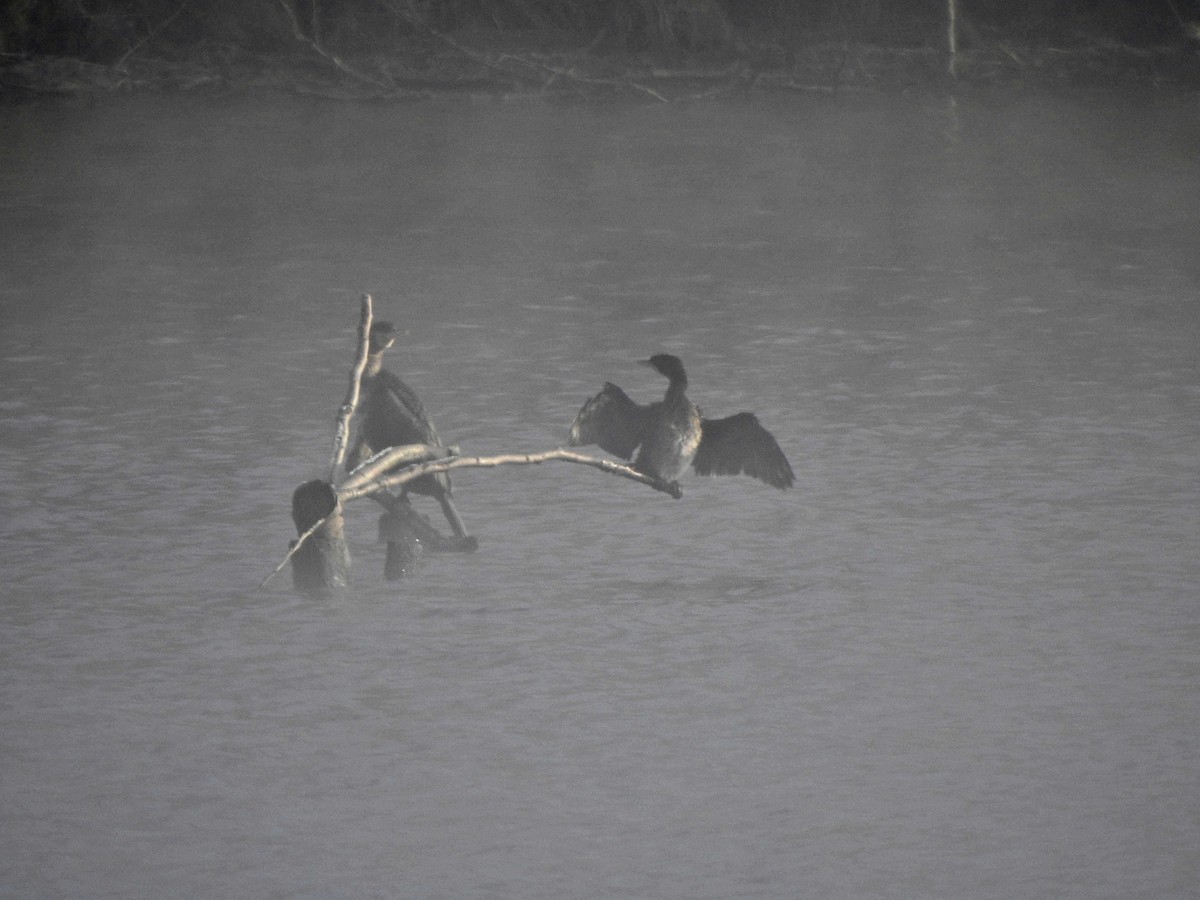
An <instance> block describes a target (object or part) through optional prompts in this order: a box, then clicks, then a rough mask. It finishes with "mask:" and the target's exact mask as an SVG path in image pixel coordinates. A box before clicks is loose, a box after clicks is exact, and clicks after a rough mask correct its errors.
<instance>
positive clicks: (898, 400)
mask: <svg viewBox="0 0 1200 900" xmlns="http://www.w3.org/2000/svg"><path fill="white" fill-rule="evenodd" d="M0 115H2V116H3V118H4V120H5V123H4V124H5V129H4V131H5V135H6V138H5V140H4V141H3V142H2V143H0V202H2V203H3V205H4V209H5V218H6V221H7V222H8V223H9V227H7V228H6V229H5V231H4V233H3V235H2V236H0V241H2V242H3V248H4V251H5V252H4V256H5V260H6V264H5V267H4V271H3V274H2V275H0V317H2V318H0V324H2V327H0V376H2V383H3V384H4V391H3V394H2V396H0V404H2V406H0V408H2V409H3V412H4V417H3V425H2V429H3V436H4V440H3V441H2V442H0V454H2V457H3V467H2V469H0V471H3V473H4V475H2V476H0V492H2V502H3V507H4V509H5V517H4V524H3V529H4V531H3V537H4V545H5V558H6V566H5V574H6V579H7V585H6V587H7V592H6V600H5V602H4V604H3V606H2V607H0V608H2V609H3V617H4V619H3V627H2V628H0V635H3V638H2V639H3V642H4V643H3V650H2V652H0V660H3V663H2V664H3V676H4V677H3V683H4V685H5V687H4V689H3V690H4V696H5V703H4V705H3V709H4V712H3V713H2V714H0V715H2V716H3V733H4V735H5V748H6V753H5V758H6V772H7V773H8V776H9V777H8V778H6V780H5V786H4V788H3V789H2V791H3V796H2V798H0V800H2V802H0V809H2V810H3V812H0V823H2V830H3V833H4V835H5V839H4V844H5V858H6V866H5V867H4V869H3V872H2V873H0V887H3V888H4V893H6V894H30V893H33V894H53V895H94V894H101V893H113V894H121V895H131V894H133V895H166V894H174V895H206V894H207V895H218V894H219V895H230V894H241V895H245V894H270V895H275V894H303V895H338V894H346V893H353V894H370V893H378V894H384V895H394V894H396V893H401V894H403V895H406V896H422V897H426V896H428V897H437V896H445V897H460V896H478V895H490V894H498V895H504V896H522V897H562V896H588V895H602V896H679V897H685V896H686V897H696V896H714V897H716V896H720V897H728V896H748V895H761V896H793V895H795V893H796V890H797V888H796V886H797V885H805V891H806V892H807V893H812V894H814V895H819V896H830V897H855V898H861V897H872V896H897V895H903V896H971V897H989V896H990V897H1004V898H1010V897H1045V896H1055V897H1072V896H1078V897H1085V896H1096V895H1098V894H1111V895H1114V896H1115V895H1120V896H1155V897H1163V896H1185V895H1187V894H1188V893H1189V892H1190V891H1191V890H1192V885H1194V884H1195V883H1196V878H1197V875H1198V874H1200V873H1197V871H1196V857H1195V852H1194V848H1195V847H1196V846H1200V826H1198V825H1197V822H1196V818H1195V815H1194V810H1195V808H1196V806H1197V802H1198V801H1200V797H1197V790H1196V787H1195V778H1194V771H1193V769H1194V764H1193V763H1194V760H1195V758H1196V755H1197V752H1198V751H1200V747H1197V734H1198V733H1200V732H1198V731H1197V729H1196V727H1195V723H1196V722H1197V713H1198V712H1200V710H1198V708H1197V707H1198V701H1197V697H1200V691H1197V687H1198V685H1197V683H1196V673H1195V665H1194V657H1195V653H1194V646H1195V640H1194V632H1195V617H1196V606H1195V597H1194V595H1195V585H1196V583H1197V581H1198V580H1200V571H1198V568H1197V563H1196V561H1195V545H1196V536H1197V534H1200V502H1197V501H1198V500H1200V497H1198V496H1197V491H1198V488H1197V486H1198V485H1200V477H1197V476H1198V475H1200V473H1198V471H1197V469H1198V468H1200V465H1198V459H1197V446H1200V443H1198V441H1197V437H1198V435H1197V422H1200V416H1198V415H1197V412H1198V409H1197V406H1198V404H1200V377H1198V374H1197V369H1196V357H1195V347H1196V345H1197V337H1198V335H1197V330H1198V325H1197V322H1198V321H1200V320H1198V319H1197V317H1196V315H1195V310H1194V303H1195V296H1196V280H1197V275H1198V274H1200V273H1198V270H1197V264H1196V261H1195V253H1194V248H1195V246H1196V239H1197V237H1198V235H1197V218H1196V214H1195V212H1194V211H1195V210H1196V209H1200V197H1198V196H1197V193H1198V192H1200V178H1198V177H1197V176H1198V174H1200V173H1198V172H1197V160H1196V156H1195V146H1196V145H1197V137H1198V135H1197V134H1196V126H1195V121H1194V116H1192V115H1191V114H1190V112H1189V110H1188V107H1187V105H1186V102H1185V101H1182V100H1176V99H1174V98H1170V97H1164V96H1159V95H1154V96H1151V97H1116V98H1111V97H1097V96H1089V97H1086V98H1079V99H1046V98H1034V97H1011V96H998V95H997V96H993V95H982V96H977V97H969V98H959V100H958V101H957V102H956V103H952V104H948V101H946V100H944V99H928V100H924V99H912V98H897V97H888V98H875V97H854V98H843V97H838V98H799V99H796V98H787V99H781V100H778V101H762V102H758V103H745V104H736V105H735V104H730V105H723V104H706V105H694V106H681V107H671V108H663V107H661V106H654V107H638V106H629V105H611V106H593V107H586V108H585V107H557V106H546V105H542V104H536V103H534V104H529V105H487V104H476V105H468V104H463V103H459V102H447V103H427V104H421V105H412V106H398V107H378V106H356V105H352V104H336V105H335V104H328V103H323V102H317V101H311V102H310V101H304V100H296V99H282V98H272V99H270V100H269V102H268V101H264V99H263V98H256V99H232V100H231V99H228V98H219V99H218V98H213V99H195V98H192V99H188V98H137V97H135V98H117V99H113V100H111V101H105V102H103V103H98V104H95V105H91V106H78V105H72V104H32V105H28V106H20V107H10V108H7V109H4V110H3V111H2V112H0ZM363 290H370V291H372V292H373V293H374V294H375V296H376V297H377V301H378V305H379V309H378V312H379V313H380V315H381V316H383V317H385V318H390V319H392V320H393V321H395V322H396V323H397V325H398V327H400V328H401V330H403V331H404V332H406V333H405V336H404V340H403V342H402V345H401V346H399V347H397V349H396V350H395V351H393V355H394V356H395V357H396V358H395V360H394V362H392V363H391V365H393V367H394V368H395V369H396V371H397V372H398V373H399V374H400V375H401V376H402V377H403V378H404V380H405V381H406V382H407V383H408V384H410V385H412V386H413V388H414V389H415V390H416V391H417V392H418V393H419V394H420V395H421V397H422V399H423V400H424V402H425V404H426V406H427V407H428V408H429V410H430V412H431V414H432V415H433V416H434V417H435V419H436V420H437V421H438V423H439V427H440V428H441V430H442V432H443V433H444V434H445V435H446V436H447V438H448V439H450V440H451V441H452V442H454V443H459V444H461V445H462V446H463V447H464V448H466V449H468V450H470V451H472V452H480V453H488V452H496V451H511V450H538V449H545V448H548V447H552V446H555V445H558V444H561V443H564V442H565V441H566V438H567V428H568V426H569V424H570V421H571V416H572V415H573V414H574V412H575V411H576V410H577V409H578V408H579V405H580V404H581V403H582V402H583V400H584V399H585V398H586V397H588V396H589V395H591V394H592V393H593V392H594V391H595V386H596V381H597V380H598V379H599V380H603V379H616V378H620V379H621V380H623V381H624V382H625V383H626V386H627V388H628V389H629V390H630V392H631V393H632V394H633V395H634V396H642V395H648V394H650V393H651V392H653V391H656V390H658V389H659V388H660V386H661V381H659V380H657V378H656V377H655V376H654V375H653V373H650V372H643V373H641V375H640V376H639V378H640V379H641V380H637V381H635V382H630V381H629V380H628V376H629V373H630V371H631V366H630V363H631V362H632V361H633V360H635V359H638V358H644V357H646V356H648V355H650V354H651V353H654V352H660V351H665V352H670V353H678V354H680V355H682V356H684V357H685V358H686V359H687V361H688V363H689V365H690V366H691V367H692V368H693V369H694V370H695V371H700V370H703V371H704V373H705V390H704V397H703V399H704V400H705V402H706V404H709V405H711V407H712V409H713V410H736V409H744V408H755V409H756V411H757V412H758V414H759V415H760V416H761V418H762V419H763V421H764V422H769V423H770V427H771V430H772V432H773V433H774V434H775V436H776V437H777V438H778V440H779V442H780V444H781V445H782V447H783V449H784V450H785V452H786V453H787V455H788V456H789V458H790V459H791V460H792V463H793V465H794V467H795V469H796V472H797V486H796V490H793V491H789V492H787V493H786V494H784V493H780V492H777V491H773V490H770V489H769V488H767V487H766V486H763V485H757V484H754V483H753V482H748V483H745V484H734V483H729V482H723V481H714V482H712V483H711V484H706V485H704V490H691V489H689V488H688V485H689V481H688V480H687V479H685V481H684V487H685V490H686V491H687V493H686V496H685V497H684V499H683V500H680V501H678V502H676V501H673V500H670V499H669V498H667V497H665V496H663V495H662V494H658V493H655V492H652V491H649V490H646V489H645V488H642V487H640V486H638V485H634V484H632V483H629V482H626V481H624V480H619V479H613V478H609V477H607V476H604V475H602V474H600V473H597V472H594V471H592V470H590V469H583V467H578V466H564V467H559V468H554V467H515V468H509V469H497V470H492V471H478V472H475V471H463V472H462V473H461V475H459V476H458V480H457V482H456V484H457V485H458V486H460V487H461V491H460V494H459V496H460V501H461V503H462V505H463V515H464V516H465V517H467V519H468V521H469V522H470V524H471V529H472V532H473V533H475V534H477V535H479V537H480V539H481V545H480V549H479V551H478V552H477V553H475V554H473V555H469V556H460V555H446V556H438V557H435V558H433V559H431V560H430V561H429V562H428V563H427V565H426V567H425V569H424V570H423V572H422V574H421V575H420V577H419V578H418V579H415V580H413V581H409V582H405V583H404V584H403V586H402V587H397V586H396V585H393V584H386V583H384V581H383V579H382V577H381V573H382V567H383V550H382V548H380V547H377V546H375V545H374V544H373V536H374V521H375V517H376V511H375V510H374V509H368V508H366V507H368V506H370V504H363V505H361V506H358V507H352V508H350V509H349V510H348V512H347V531H348V534H349V535H350V538H351V543H352V550H353V554H354V563H355V569H354V584H353V590H352V592H351V595H350V596H348V597H347V598H346V599H345V600H344V601H343V602H340V603H312V602H309V601H306V600H303V599H300V598H297V597H295V596H294V595H293V594H292V592H291V591H290V589H289V587H288V584H287V581H288V579H286V578H282V579H277V580H276V581H275V582H273V583H272V586H271V587H270V588H269V589H268V590H267V591H265V592H263V593H259V594H254V593H249V590H250V588H252V587H253V586H254V585H255V584H257V583H258V582H259V580H261V578H262V577H263V575H264V574H265V572H266V571H268V570H269V568H270V567H271V566H273V565H274V563H275V562H276V561H277V560H278V559H279V557H280V556H281V555H282V553H283V551H284V549H285V544H286V541H287V539H288V538H289V537H290V536H291V526H290V523H289V521H288V498H289V496H290V495H291V491H292V490H293V489H294V488H295V487H296V486H297V485H298V484H300V483H302V482H304V481H306V480H307V479H309V478H311V477H313V476H314V475H319V474H321V473H322V472H323V470H324V469H325V468H326V467H327V465H328V457H329V452H330V449H331V441H332V437H331V432H332V428H331V426H332V421H333V415H334V412H335V410H336V407H337V404H338V403H339V402H340V399H341V396H342V393H343V391H344V385H345V381H344V378H345V373H346V370H347V367H348V365H349V363H350V360H351V357H352V354H353V343H354V329H355V326H356V324H357V298H358V295H359V293H360V292H361V291H363ZM633 371H635V372H640V371H641V370H638V369H636V368H635V369H633Z"/></svg>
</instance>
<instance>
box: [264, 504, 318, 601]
mask: <svg viewBox="0 0 1200 900" xmlns="http://www.w3.org/2000/svg"><path fill="white" fill-rule="evenodd" d="M328 518H329V516H321V518H319V519H317V521H315V522H314V523H313V524H312V525H310V526H309V528H308V531H306V532H304V534H302V535H300V537H298V538H296V542H295V543H294V544H292V546H291V547H290V548H289V549H288V552H287V556H285V557H284V558H283V559H282V560H280V561H279V565H277V566H276V567H275V569H274V571H272V572H271V574H270V575H268V576H267V577H266V578H264V579H263V580H262V581H261V582H259V585H258V589H259V590H260V591H261V590H262V589H263V588H264V587H266V586H267V582H268V581H270V580H271V579H272V578H274V577H275V576H276V575H278V574H279V572H280V570H281V569H282V568H283V567H284V566H286V565H287V564H288V562H289V561H290V560H291V558H292V557H293V556H295V555H296V551H297V550H299V549H300V548H301V547H303V546H304V542H305V541H307V540H308V539H309V538H310V537H312V535H313V534H314V533H315V532H316V530H317V529H318V528H320V527H321V526H322V525H324V524H325V520H326V519H328Z"/></svg>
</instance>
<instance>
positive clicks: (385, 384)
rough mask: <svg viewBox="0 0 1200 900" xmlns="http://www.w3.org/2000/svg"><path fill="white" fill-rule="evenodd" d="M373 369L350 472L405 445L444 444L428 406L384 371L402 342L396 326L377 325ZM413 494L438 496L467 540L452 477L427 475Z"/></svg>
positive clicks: (413, 485) (411, 487)
mask: <svg viewBox="0 0 1200 900" xmlns="http://www.w3.org/2000/svg"><path fill="white" fill-rule="evenodd" d="M368 341H369V346H368V355H367V367H366V369H365V370H364V372H363V380H362V390H363V396H362V400H361V406H360V408H359V415H360V416H361V419H360V423H361V424H360V425H359V429H358V441H357V443H356V444H355V446H354V449H353V450H351V451H350V468H351V469H353V468H354V467H356V466H358V465H360V464H361V463H363V462H364V461H365V460H367V459H368V458H369V457H370V456H371V455H372V454H374V453H378V452H379V451H380V450H384V449H386V448H388V447H399V446H403V445H404V444H430V445H432V446H434V447H441V446H443V444H442V441H441V439H440V438H439V437H438V433H437V429H435V428H434V427H433V423H432V422H430V421H429V417H428V416H426V415H425V407H423V406H422V405H421V401H420V400H418V399H417V395H416V393H414V391H413V389H412V388H410V387H409V386H408V385H407V384H405V383H404V382H403V381H401V380H400V379H399V378H398V377H396V376H395V375H393V374H392V373H391V372H389V371H388V370H387V369H385V368H384V367H383V354H384V352H385V351H386V350H387V349H388V348H389V347H391V346H392V345H393V344H394V343H395V342H396V329H395V327H394V326H393V325H392V323H391V322H376V323H374V324H373V325H372V326H371V333H370V336H369V338H368ZM409 491H412V492H413V493H416V494H424V495H426V496H429V497H434V498H435V499H436V500H437V501H438V503H440V504H441V505H442V512H443V513H444V514H445V516H446V521H447V522H449V523H450V527H451V528H452V529H453V530H454V534H455V535H456V536H458V537H460V538H465V537H467V529H466V526H465V525H463V521H462V518H461V517H460V516H459V514H458V510H457V509H455V508H454V501H453V500H452V499H451V489H450V476H449V474H447V473H446V472H439V473H438V474H436V475H425V476H422V477H421V478H418V479H416V480H415V481H410V482H409V483H408V484H406V485H404V489H403V491H402V496H403V494H404V493H407V492H409Z"/></svg>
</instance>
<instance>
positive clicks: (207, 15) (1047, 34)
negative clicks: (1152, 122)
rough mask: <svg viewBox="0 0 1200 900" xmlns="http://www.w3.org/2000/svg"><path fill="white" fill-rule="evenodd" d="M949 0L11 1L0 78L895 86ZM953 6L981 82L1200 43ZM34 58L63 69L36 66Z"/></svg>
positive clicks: (1177, 30) (1140, 13)
mask: <svg viewBox="0 0 1200 900" xmlns="http://www.w3.org/2000/svg"><path fill="white" fill-rule="evenodd" d="M950 2H951V0H6V2H3V3H0V86H3V85H5V84H7V85H8V86H10V87H12V86H26V87H27V86H28V85H24V84H22V78H26V79H28V78H36V74H35V73H36V72H37V71H41V72H45V73H47V76H48V77H49V75H50V74H51V73H54V72H59V73H67V72H68V68H69V67H68V68H64V64H63V61H64V60H65V61H72V62H73V63H75V66H74V68H70V69H69V73H68V74H70V73H73V75H74V77H75V78H76V80H80V79H85V78H86V77H87V75H88V73H90V74H91V75H92V76H94V77H95V78H97V79H98V80H101V81H105V80H106V79H107V80H108V81H109V82H111V84H110V86H113V87H115V86H126V87H128V86H130V85H136V84H151V83H155V82H160V81H167V82H171V81H172V79H174V82H175V84H176V85H177V86H184V87H186V86H192V85H194V84H198V83H207V82H209V81H210V80H214V79H215V80H217V81H220V82H223V83H231V82H235V81H237V80H238V78H239V77H241V78H243V79H245V78H247V77H248V76H249V74H250V73H251V72H255V73H258V74H257V77H258V78H259V80H261V78H262V76H263V73H264V72H265V71H267V70H271V71H273V72H274V77H275V78H277V79H286V77H288V76H287V75H286V74H285V70H286V68H287V67H288V66H294V65H296V64H298V63H299V64H301V65H313V66H314V68H316V69H320V68H323V69H324V70H325V72H326V73H327V74H329V75H333V76H336V78H337V79H340V80H341V81H342V82H357V83H361V84H368V85H374V86H375V87H376V88H377V89H380V90H384V89H388V90H394V89H396V88H397V87H398V86H403V85H409V86H411V85H413V84H415V83H417V82H420V81H422V80H425V81H429V82H432V83H442V84H449V83H452V82H458V83H464V84H476V83H480V82H481V81H485V80H492V81H495V82H498V83H505V82H507V83H511V84H513V85H515V86H520V85H521V84H522V83H524V84H525V86H529V84H534V85H535V86H536V85H538V84H540V85H541V86H543V87H544V86H545V84H546V83H547V82H549V81H553V80H556V79H557V80H559V81H561V80H562V79H563V78H564V77H566V76H565V75H564V74H563V73H564V72H571V73H579V72H586V73H587V74H586V77H578V78H576V81H577V82H578V83H580V84H582V83H585V82H590V83H592V84H593V85H599V84H605V83H613V82H616V81H621V80H622V79H632V78H633V77H635V76H636V75H637V73H638V72H639V71H642V70H640V69H638V66H639V65H642V66H644V65H646V64H649V61H651V60H652V61H653V64H654V65H657V66H663V65H669V66H676V67H678V66H684V65H686V66H690V67H695V66H714V65H715V66H720V65H726V64H733V65H736V64H739V63H741V64H742V67H741V69H739V72H740V75H739V77H740V78H741V79H742V81H743V82H744V81H746V79H747V78H751V79H752V78H753V77H756V76H753V75H752V76H747V75H746V74H745V73H746V70H747V69H749V70H751V71H752V72H755V73H756V72H773V73H775V76H773V77H776V79H777V80H779V79H781V78H783V76H784V75H786V76H787V78H786V79H783V80H787V79H791V80H792V81H796V79H797V77H799V78H800V80H801V81H804V80H806V79H807V80H814V81H815V82H818V83H825V82H829V81H831V80H832V82H833V83H837V84H845V83H849V82H854V81H855V80H858V81H863V80H866V81H870V80H871V79H872V78H874V77H876V76H878V77H880V78H884V79H886V78H889V77H894V76H895V74H896V72H895V71H893V70H895V69H896V68H897V66H896V65H895V63H896V59H891V61H890V63H889V65H885V66H884V67H883V70H881V71H878V72H877V71H875V68H876V67H878V65H879V64H880V62H881V61H882V60H884V58H885V57H888V54H889V52H892V53H893V55H895V54H899V57H896V58H897V59H900V58H903V57H904V54H913V53H925V54H926V57H925V58H923V59H922V60H921V61H920V62H919V63H914V61H913V60H912V59H908V60H907V61H904V62H903V64H902V65H900V66H899V70H900V72H901V77H913V75H914V66H915V69H917V70H920V69H924V70H927V71H929V72H932V71H935V70H936V71H942V70H943V69H944V68H945V66H944V64H943V63H942V62H940V61H938V60H936V59H935V57H936V54H938V53H944V52H946V46H947V9H948V4H949V3H950ZM957 8H958V23H959V27H958V29H957V38H958V43H957V48H958V50H959V52H961V53H962V54H963V55H964V58H965V59H969V58H970V56H971V54H977V55H980V56H981V59H982V60H983V62H984V66H983V68H982V69H980V70H978V71H976V73H975V74H976V75H977V76H978V75H987V74H988V73H991V74H993V75H994V74H995V70H996V68H997V66H1004V65H1007V66H1010V67H1015V68H1017V69H1019V68H1022V67H1024V66H1025V65H1027V64H1029V63H1031V62H1032V57H1031V56H1030V54H1031V53H1036V52H1038V51H1042V50H1048V49H1053V50H1055V51H1062V52H1095V51H1098V50H1105V51H1114V52H1115V51H1124V52H1126V53H1132V54H1135V55H1136V54H1142V55H1143V56H1144V55H1145V54H1147V53H1149V52H1150V51H1151V50H1152V49H1153V50H1154V51H1155V52H1158V53H1163V52H1168V51H1174V52H1176V53H1177V54H1180V55H1182V56H1183V57H1190V58H1191V59H1193V60H1194V58H1195V56H1196V48H1197V47H1198V46H1200V26H1198V25H1197V24H1196V23H1197V22H1200V0H957ZM820 48H825V49H824V50H821V49H820ZM838 48H840V49H838ZM862 48H870V50H869V51H868V50H863V49H862ZM522 53H524V54H527V56H525V57H521V54H522ZM528 54H532V55H528ZM839 54H841V56H840V62H839ZM502 58H503V60H508V61H509V62H510V63H511V60H512V59H514V58H517V59H519V60H520V62H521V64H522V65H521V66H517V67H516V68H514V67H513V66H512V65H511V64H509V65H503V64H501V59H502ZM989 59H991V60H992V62H990V63H989V62H988V60H989ZM39 60H40V61H43V62H46V61H54V62H55V65H51V66H43V67H42V68H40V69H39V68H37V65H36V63H37V61H39ZM531 60H532V61H533V62H531ZM1005 60H1007V62H1005ZM1176 62H1178V61H1176ZM1174 64H1175V63H1172V65H1174ZM172 65H175V66H178V67H179V69H178V70H177V71H175V72H174V73H173V72H172V70H171V67H172ZM522 66H523V69H524V70H525V71H518V69H521V68H522ZM889 66H890V68H889ZM989 66H990V68H989ZM272 67H274V68H272ZM539 67H540V71H538V69H539ZM205 72H208V73H209V75H205V74H204V73H205ZM5 73H7V74H5ZM22 73H24V74H22ZM214 73H215V74H214ZM780 73H782V74H780ZM250 80H254V79H253V78H251V79H250ZM754 83H757V82H754Z"/></svg>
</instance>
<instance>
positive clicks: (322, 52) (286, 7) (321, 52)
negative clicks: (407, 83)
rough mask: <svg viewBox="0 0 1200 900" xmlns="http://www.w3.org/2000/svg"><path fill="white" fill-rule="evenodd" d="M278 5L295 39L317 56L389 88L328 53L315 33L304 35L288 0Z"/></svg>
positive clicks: (352, 74) (388, 88) (350, 72)
mask: <svg viewBox="0 0 1200 900" xmlns="http://www.w3.org/2000/svg"><path fill="white" fill-rule="evenodd" d="M279 5H280V6H282V7H283V11H284V12H286V13H287V16H288V19H289V20H290V21H291V23H292V33H293V34H294V35H295V37H296V40H298V41H300V42H301V43H303V44H307V45H308V46H309V47H311V48H312V50H313V52H314V53H316V54H317V55H318V56H319V57H321V58H322V59H326V60H328V61H329V62H330V63H332V64H333V65H334V67H335V68H337V69H338V70H339V71H341V72H345V73H346V74H347V75H349V76H350V77H351V78H354V79H356V80H358V81H365V82H366V83H367V84H372V85H374V86H375V87H377V88H383V89H384V90H390V89H391V86H390V85H387V84H384V83H383V82H381V81H379V80H378V79H376V78H372V77H371V76H370V75H367V74H366V73H364V72H360V71H358V70H357V69H355V68H354V67H353V66H351V65H350V64H349V63H347V62H345V61H344V60H343V59H342V58H341V57H339V56H338V55H337V54H336V53H330V52H329V51H328V50H326V49H325V48H324V47H322V46H321V44H320V43H319V42H318V41H317V40H316V38H315V34H314V37H311V38H310V37H307V36H305V34H304V30H303V29H302V28H301V27H300V17H299V16H298V15H297V14H296V10H294V9H293V8H292V6H291V4H290V3H288V0H279ZM313 15H314V17H315V15H316V13H315V12H314V14H313Z"/></svg>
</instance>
